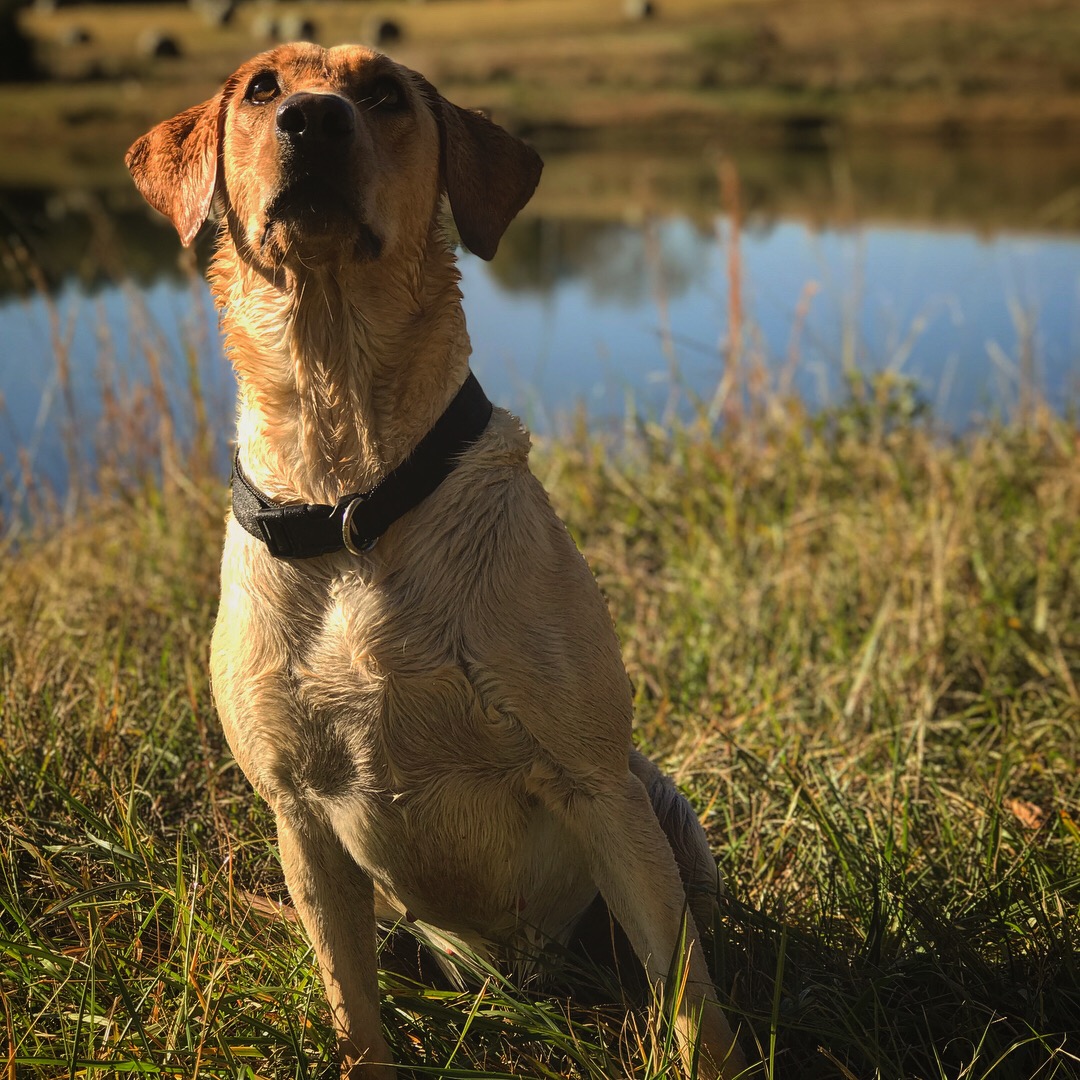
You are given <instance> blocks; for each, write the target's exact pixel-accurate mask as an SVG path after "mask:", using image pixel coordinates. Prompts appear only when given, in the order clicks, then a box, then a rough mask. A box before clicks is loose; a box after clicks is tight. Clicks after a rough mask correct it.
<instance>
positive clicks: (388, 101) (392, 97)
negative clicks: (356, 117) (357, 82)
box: [364, 79, 405, 112]
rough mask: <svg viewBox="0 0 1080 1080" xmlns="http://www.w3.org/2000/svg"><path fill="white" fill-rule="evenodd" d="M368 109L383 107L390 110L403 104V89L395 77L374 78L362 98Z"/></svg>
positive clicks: (401, 106) (399, 107)
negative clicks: (369, 88)
mask: <svg viewBox="0 0 1080 1080" xmlns="http://www.w3.org/2000/svg"><path fill="white" fill-rule="evenodd" d="M364 104H365V105H367V107H368V108H370V109H385V110H386V111H387V112H392V111H394V110H395V109H401V108H403V107H404V105H405V91H404V89H402V87H401V84H400V83H398V82H397V80H396V79H376V80H375V82H374V83H372V86H371V90H370V91H369V92H368V94H367V95H366V97H365V99H364Z"/></svg>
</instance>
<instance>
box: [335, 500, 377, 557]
mask: <svg viewBox="0 0 1080 1080" xmlns="http://www.w3.org/2000/svg"><path fill="white" fill-rule="evenodd" d="M363 501H364V497H363V496H362V495H357V496H356V498H355V499H350V500H349V502H348V504H347V505H346V507H345V513H343V514H342V515H341V542H342V543H343V544H344V545H345V550H346V551H348V552H349V553H350V554H351V555H364V554H366V553H367V552H369V551H370V550H371V549H372V548H373V547H374V546H375V545H376V544H377V543H378V542H379V538H378V537H377V536H376V537H375V538H374V539H373V540H365V541H364V542H363V543H362V544H360V545H359V546H357V545H356V544H354V543H353V538H352V519H353V514H354V513H355V512H356V508H357V507H358V506H359V505H360V504H361V503H362V502H363Z"/></svg>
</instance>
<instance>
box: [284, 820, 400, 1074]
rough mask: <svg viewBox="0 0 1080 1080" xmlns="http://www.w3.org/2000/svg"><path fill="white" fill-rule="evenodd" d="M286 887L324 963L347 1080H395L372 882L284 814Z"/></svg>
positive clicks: (313, 825) (333, 842)
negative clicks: (382, 1006)
mask: <svg viewBox="0 0 1080 1080" xmlns="http://www.w3.org/2000/svg"><path fill="white" fill-rule="evenodd" d="M277 821H278V844H279V846H280V848H281V865H282V868H283V869H284V871H285V883H286V884H287V885H288V886H289V893H290V895H291V896H292V901H293V904H294V906H295V907H296V911H297V913H298V914H299V916H300V919H301V921H302V922H303V924H304V928H305V929H306V930H307V932H308V937H310V939H311V944H312V945H313V946H314V948H315V956H316V958H317V959H318V961H319V969H320V971H321V973H322V977H323V983H324V984H325V986H326V996H327V999H328V1000H329V1002H330V1012H331V1014H332V1016H333V1019H334V1027H335V1029H336V1030H337V1033H338V1043H339V1047H340V1050H341V1055H342V1066H341V1075H342V1077H343V1078H344V1077H347V1078H348V1080H394V1078H395V1076H396V1070H395V1069H394V1066H393V1064H392V1058H391V1055H390V1048H389V1047H388V1046H387V1045H386V1040H385V1039H384V1038H383V1034H382V1024H381V1021H380V1019H379V982H378V975H377V972H376V968H375V896H374V887H373V885H372V882H371V878H369V877H368V876H367V874H365V873H364V872H363V870H361V869H360V867H359V866H357V865H356V863H355V862H353V860H352V859H351V858H350V857H349V855H348V854H347V853H346V851H345V849H344V848H343V847H342V846H341V843H340V842H339V841H338V838H337V837H336V836H335V835H334V834H333V833H332V832H331V831H330V830H329V829H327V828H326V827H325V826H323V825H322V824H321V823H319V822H317V821H315V820H314V819H310V820H308V821H306V822H305V824H304V827H303V828H297V827H296V826H294V825H293V824H292V823H291V822H290V821H289V820H288V819H287V818H286V817H285V815H284V814H278V818H277Z"/></svg>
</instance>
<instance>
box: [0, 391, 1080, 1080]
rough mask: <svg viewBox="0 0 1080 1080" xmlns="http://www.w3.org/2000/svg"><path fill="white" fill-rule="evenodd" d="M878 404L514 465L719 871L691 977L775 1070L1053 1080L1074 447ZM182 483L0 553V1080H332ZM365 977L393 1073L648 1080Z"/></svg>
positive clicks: (545, 1037) (1073, 767) (1066, 1006)
mask: <svg viewBox="0 0 1080 1080" xmlns="http://www.w3.org/2000/svg"><path fill="white" fill-rule="evenodd" d="M904 393H906V391H905V390H904V388H903V387H894V388H891V389H890V388H889V387H887V386H886V387H884V388H879V394H878V396H874V395H873V394H863V396H862V398H861V400H854V401H853V402H851V403H849V404H847V405H844V406H842V407H839V408H837V409H835V410H834V411H832V412H830V413H827V414H824V415H819V416H815V417H811V416H807V415H805V414H804V413H803V412H802V410H801V409H800V408H799V407H798V406H797V405H793V404H789V403H784V402H781V401H778V400H773V401H771V402H770V403H769V407H768V408H767V409H760V410H757V409H754V408H749V409H746V410H745V411H742V412H740V414H739V415H737V416H734V417H730V416H729V420H728V422H727V423H726V424H725V426H724V427H723V428H721V429H720V430H718V431H712V432H709V433H706V432H705V431H704V430H703V429H699V428H696V427H695V426H694V425H693V424H691V425H687V426H682V427H675V428H671V427H667V428H659V427H654V426H651V425H647V424H641V425H639V426H637V428H636V429H635V430H634V431H632V432H630V433H629V434H628V436H627V438H626V439H625V440H623V441H621V442H620V444H619V445H618V446H614V445H611V444H608V443H605V442H603V441H600V440H598V439H596V438H595V437H592V436H590V435H588V434H587V433H584V432H583V433H580V434H579V435H577V436H575V437H571V438H569V439H567V440H565V441H564V442H561V443H558V444H553V443H546V444H544V445H542V446H541V448H540V450H539V451H538V453H537V455H536V459H535V468H536V470H537V472H538V473H539V475H540V476H541V478H542V479H544V481H545V482H546V483H547V484H548V486H549V488H550V489H551V490H552V492H553V496H554V499H555V501H556V503H557V505H558V507H559V509H560V511H561V512H562V513H563V514H564V516H565V517H566V519H567V521H568V522H569V523H570V526H571V528H572V530H573V531H574V533H575V535H576V537H577V538H578V540H579V542H580V543H581V545H582V547H583V548H584V550H585V551H586V553H587V555H588V557H589V560H590V562H591V564H592V566H593V568H594V570H595V572H596V575H597V577H598V579H599V581H600V584H601V585H602V587H603V589H604V591H605V593H606V595H607V597H608V600H609V602H610V605H611V608H612V611H613V613H614V616H615V619H616V622H617V624H618V628H619V632H620V635H621V638H622V643H623V648H624V654H625V658H626V664H627V669H628V672H629V675H630V678H631V680H632V682H633V685H634V687H635V688H636V699H637V713H638V737H639V740H640V741H641V742H642V743H643V744H645V745H647V747H648V748H649V750H650V751H651V752H652V753H654V754H655V755H657V756H658V758H659V759H660V760H662V761H663V763H664V764H665V765H666V766H667V767H668V768H670V769H671V770H672V771H673V772H674V773H675V774H676V776H677V777H678V778H679V780H680V781H681V783H682V784H683V785H684V786H685V787H686V788H687V790H688V791H689V792H690V793H691V794H692V796H693V798H694V801H695V805H696V806H697V807H698V809H699V811H700V813H701V816H702V819H703V821H704V822H705V825H706V828H707V829H708V831H709V834H710V837H711V838H712V841H713V845H714V849H715V851H716V853H717V854H718V856H719V858H720V863H721V867H722V869H723V871H724V874H725V877H726V879H727V881H728V885H729V896H728V899H727V900H726V902H725V904H724V907H723V927H722V930H721V933H720V934H719V935H718V939H717V946H716V956H715V961H716V968H717V975H718V982H719V983H720V986H721V990H722V992H723V993H724V994H729V993H730V995H731V997H732V1001H733V1008H732V1013H733V1016H735V1017H736V1018H738V1019H740V1020H741V1021H742V1023H743V1042H744V1045H746V1047H747V1049H748V1050H749V1049H751V1048H753V1047H754V1045H755V1044H756V1046H757V1051H758V1053H759V1054H760V1055H761V1058H762V1060H763V1062H764V1064H763V1065H762V1067H761V1068H762V1071H763V1075H771V1076H777V1077H791V1076H795V1077H821V1076H838V1077H840V1076H843V1077H847V1076H858V1077H871V1076H882V1077H989V1076H993V1077H1014V1076H1015V1077H1029V1076H1031V1077H1033V1076H1039V1077H1050V1076H1062V1077H1065V1076H1072V1075H1076V1074H1077V1072H1078V1070H1080V1058H1078V1056H1077V1055H1080V1046H1078V1044H1077V1022H1076V1017H1077V1016H1080V965H1078V936H1080V826H1078V822H1080V771H1078V768H1077V765H1078V762H1077V757H1078V749H1077V748H1078V745H1080V740H1078V732H1080V693H1078V683H1080V588H1078V581H1080V461H1078V454H1080V450H1078V447H1080V435H1078V432H1077V429H1076V427H1075V425H1074V424H1072V423H1070V422H1068V421H1063V420H1061V419H1058V418H1055V417H1053V416H1051V415H1050V414H1049V413H1046V412H1043V411H1040V410H1035V411H1034V412H1033V413H1032V414H1031V415H1029V416H1028V418H1027V421H1026V423H1025V424H1023V425H1020V424H1017V425H1012V426H1009V425H1006V426H1002V427H999V428H996V429H992V430H983V431H980V432H976V433H973V434H971V435H969V436H967V437H966V438H964V439H961V440H955V439H943V438H938V437H935V435H934V434H933V432H932V429H931V426H930V425H929V424H928V423H924V422H921V421H920V420H919V419H918V418H917V417H916V418H914V419H912V418H907V419H904V418H903V416H904V413H905V410H904V409H897V408H896V403H897V395H900V396H901V397H902V395H903V394H904ZM191 485H193V486H192V488H191V490H189V491H188V492H187V493H186V494H185V493H176V492H174V494H173V497H171V498H168V499H163V498H162V497H161V495H160V493H159V492H157V491H155V490H154V489H153V487H152V486H151V485H147V483H146V482H145V479H143V480H142V481H141V482H140V484H139V486H138V488H137V490H135V491H133V492H131V493H129V494H128V496H127V497H125V498H119V497H117V496H115V495H114V496H112V497H110V498H109V499H108V500H106V499H104V498H102V500H101V502H100V505H97V506H96V507H95V511H94V512H93V513H90V514H86V515H84V516H83V517H81V518H80V519H79V520H78V527H77V528H69V529H64V530H59V531H53V532H51V533H50V532H45V531H42V532H41V534H40V535H39V536H27V535H26V534H24V537H23V539H22V541H21V543H20V546H19V548H18V549H17V550H16V549H11V550H9V551H8V552H7V554H6V557H5V558H4V561H3V563H2V565H0V680H2V682H0V702H2V704H0V708H2V728H0V736H2V739H3V743H2V747H3V751H2V755H0V805H2V807H3V810H2V811H0V812H2V814H3V819H4V827H3V830H2V831H0V845H2V849H0V950H2V953H3V962H2V964H0V990H2V996H0V1005H2V1008H3V1013H4V1016H3V1024H4V1025H5V1027H6V1030H7V1032H8V1039H9V1049H8V1056H7V1065H8V1074H9V1075H18V1076H49V1077H51V1076H71V1077H74V1076H90V1075H113V1074H117V1075H119V1074H121V1073H123V1074H127V1073H145V1074H149V1075H163V1076H164V1075H167V1076H176V1077H185V1078H186V1077H194V1076H213V1077H218V1076H222V1077H224V1076H229V1077H256V1076H258V1077H274V1078H278V1077H281V1078H285V1077H314V1076H321V1075H329V1074H330V1072H332V1070H333V1065H332V1062H333V1056H334V1050H333V1037H332V1033H331V1029H330V1025H329V1020H328V1016H327V1014H326V1010H325V1005H324V1001H323V997H322V991H321V986H320V984H319V980H318V975H317V972H316V971H315V968H314V963H313V959H312V957H311V954H310V951H309V949H308V947H307V945H306V943H305V940H304V938H303V935H302V932H301V931H300V929H299V928H298V927H297V926H296V925H295V923H294V922H293V921H292V920H291V919H289V918H287V917H286V915H284V914H280V913H278V914H275V909H274V907H273V906H272V905H270V904H266V903H264V902H261V899H260V898H263V897H269V898H271V899H275V900H284V899H286V895H285V893H284V891H283V886H282V882H281V873H280V868H279V866H278V863H277V858H276V854H275V849H274V845H273V838H272V831H273V830H272V821H271V819H270V816H269V814H268V813H267V811H266V809H265V808H264V807H263V806H262V805H261V804H260V803H259V802H258V801H257V800H256V798H255V797H254V796H253V795H252V794H251V793H250V791H249V789H248V787H247V784H246V782H245V781H244V780H243V778H242V777H241V776H240V774H239V772H238V770H237V768H236V766H235V765H234V764H233V763H232V760H231V758H230V757H229V755H228V752H227V750H226V748H225V746H224V744H223V741H222V737H221V734H220V732H219V730H218V728H217V725H216V721H215V718H214V714H213V709H212V706H211V703H210V700H209V694H208V688H207V680H206V674H205V666H206V655H207V640H208V635H209V630H210V626H211V622H212V618H213V612H214V606H215V603H216V594H215V590H216V562H217V558H218V552H219V545H220V537H221V523H222V513H223V509H224V505H225V496H224V489H223V486H222V484H221V481H220V479H219V478H216V477H213V476H207V475H206V474H205V473H203V474H199V473H196V475H195V478H194V479H193V480H192V481H191ZM192 492H196V493H198V494H199V496H200V497H198V498H195V497H190V496H191V495H192ZM384 983H385V985H384V990H385V998H384V1001H385V1005H384V1019H385V1022H386V1026H387V1030H388V1033H389V1037H390V1040H391V1043H392V1045H393V1048H394V1052H395V1054H396V1056H397V1057H398V1060H399V1061H400V1062H402V1063H404V1064H406V1065H410V1066H413V1067H414V1068H415V1069H416V1071H417V1074H418V1075H426V1074H431V1075H435V1074H438V1075H444V1076H460V1077H465V1076H469V1075H473V1074H474V1073H475V1072H476V1071H483V1072H485V1074H488V1075H504V1076H521V1075H530V1076H557V1075H558V1076H588V1077H597V1078H599V1077H619V1076H625V1075H628V1074H629V1072H630V1071H631V1070H633V1071H634V1074H635V1075H637V1076H642V1077H644V1076H655V1077H658V1076H662V1075H670V1074H671V1068H670V1061H671V1060H672V1057H671V1055H670V1053H669V1049H670V1048H666V1047H665V1044H664V1040H663V1036H662V1035H660V1036H659V1037H655V1038H654V1037H653V1036H654V1035H655V1033H652V1034H651V1033H650V1032H649V1031H648V1029H647V1026H646V1024H645V1018H644V1017H643V1016H637V1017H636V1018H632V1020H634V1021H635V1023H636V1026H635V1025H634V1023H632V1024H631V1026H629V1027H626V1026H624V1019H625V1018H624V1015H623V1013H622V1012H621V1011H620V1010H619V1009H614V1010H612V1009H599V1010H597V1009H591V1008H585V1007H584V1006H582V1005H581V1004H574V1003H572V1002H568V1001H566V1000H564V999H562V998H559V997H550V996H546V995H545V994H544V992H543V987H542V986H536V987H531V988H530V989H529V990H527V991H523V990H519V989H515V988H514V987H512V986H510V985H509V984H508V983H507V982H505V980H503V979H502V978H501V976H499V975H498V973H496V972H491V973H489V975H488V977H487V978H486V979H485V980H483V981H482V982H479V983H478V984H476V985H475V986H473V987H472V988H471V989H467V990H465V991H460V992H459V991H450V990H445V989H437V988H431V987H424V986H422V985H419V984H417V983H415V982H412V981H410V980H409V979H407V978H405V977H404V976H401V975H396V974H393V973H392V972H391V971H388V972H387V973H386V974H385V975H384ZM326 1070H330V1072H327V1071H326Z"/></svg>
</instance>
